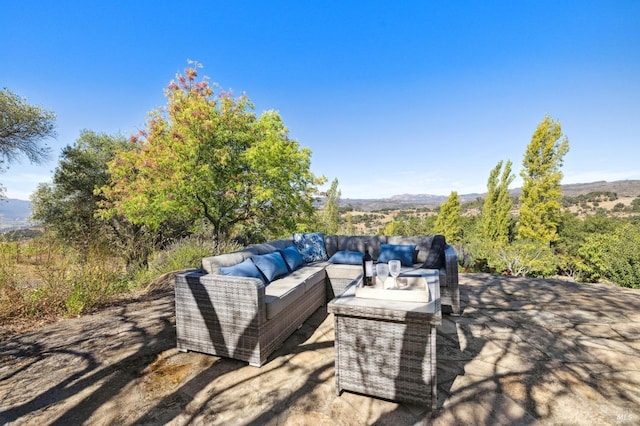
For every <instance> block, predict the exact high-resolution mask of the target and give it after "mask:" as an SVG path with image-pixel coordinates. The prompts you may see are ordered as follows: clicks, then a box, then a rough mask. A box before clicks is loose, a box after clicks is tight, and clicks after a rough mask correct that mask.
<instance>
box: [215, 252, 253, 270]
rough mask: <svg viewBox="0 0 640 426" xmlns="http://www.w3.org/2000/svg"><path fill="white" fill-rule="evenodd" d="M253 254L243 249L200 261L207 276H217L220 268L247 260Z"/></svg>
mask: <svg viewBox="0 0 640 426" xmlns="http://www.w3.org/2000/svg"><path fill="white" fill-rule="evenodd" d="M254 254H255V253H252V252H251V251H249V250H246V249H245V250H241V251H236V252H233V253H226V254H219V255H218V256H210V257H205V258H203V259H202V269H204V271H205V272H206V273H207V274H218V273H219V269H220V268H221V267H225V266H233V265H237V264H238V263H241V262H242V261H244V260H245V259H249V258H250V257H251V256H253V255H254Z"/></svg>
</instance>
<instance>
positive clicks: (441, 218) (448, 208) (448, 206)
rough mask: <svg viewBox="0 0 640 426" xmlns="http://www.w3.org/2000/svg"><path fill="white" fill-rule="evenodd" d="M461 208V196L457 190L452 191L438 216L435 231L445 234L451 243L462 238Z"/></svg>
mask: <svg viewBox="0 0 640 426" xmlns="http://www.w3.org/2000/svg"><path fill="white" fill-rule="evenodd" d="M460 210H461V205H460V197H459V196H458V193H457V192H456V191H452V192H451V194H450V195H449V198H447V201H445V202H444V203H442V205H441V206H440V213H439V214H438V216H437V217H436V221H435V224H434V227H435V231H436V232H437V233H438V234H442V235H444V236H445V238H446V240H447V241H448V242H450V243H455V242H458V241H460V240H461V239H462V217H461V216H460Z"/></svg>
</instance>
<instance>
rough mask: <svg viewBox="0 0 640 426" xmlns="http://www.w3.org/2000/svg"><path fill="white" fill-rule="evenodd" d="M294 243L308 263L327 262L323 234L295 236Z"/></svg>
mask: <svg viewBox="0 0 640 426" xmlns="http://www.w3.org/2000/svg"><path fill="white" fill-rule="evenodd" d="M293 243H294V244H295V245H296V247H297V248H298V250H299V251H300V254H301V255H302V259H303V260H304V261H305V262H306V263H311V262H318V261H320V260H327V250H326V249H325V247H324V235H323V234H322V232H314V233H312V234H293Z"/></svg>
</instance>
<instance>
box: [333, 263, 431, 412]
mask: <svg viewBox="0 0 640 426" xmlns="http://www.w3.org/2000/svg"><path fill="white" fill-rule="evenodd" d="M389 279H392V278H389ZM412 279H416V280H424V284H425V285H428V286H429V289H430V294H431V295H432V297H431V299H430V301H429V302H427V303H425V302H406V301H395V300H384V299H373V298H372V299H369V298H364V297H356V286H355V285H352V286H350V287H349V288H348V289H347V290H346V291H345V293H344V294H343V295H342V296H341V297H338V298H336V299H334V300H333V301H331V302H330V303H329V304H328V307H327V308H328V311H329V313H333V314H334V324H335V351H336V355H335V357H336V360H335V379H336V392H337V394H338V395H340V394H341V393H342V391H343V390H348V391H352V392H358V393H362V394H366V395H371V396H376V397H380V398H385V399H389V400H393V401H399V402H410V403H414V404H420V405H430V406H431V408H432V409H435V408H436V404H437V396H436V385H437V379H436V370H437V368H436V326H437V325H439V324H441V323H442V313H441V309H440V297H439V281H438V271H435V270H434V271H428V272H427V273H425V274H423V275H422V276H421V277H413V278H412ZM358 281H359V282H358V283H357V285H361V279H360V280H358ZM423 288H424V287H423ZM385 291H394V290H385ZM396 291H397V290H396ZM433 296H435V297H433Z"/></svg>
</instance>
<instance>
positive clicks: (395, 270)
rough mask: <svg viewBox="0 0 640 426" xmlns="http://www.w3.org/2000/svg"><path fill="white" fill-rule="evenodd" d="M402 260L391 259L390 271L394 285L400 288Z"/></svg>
mask: <svg viewBox="0 0 640 426" xmlns="http://www.w3.org/2000/svg"><path fill="white" fill-rule="evenodd" d="M400 266H401V265H400V261H399V260H390V261H389V273H390V274H391V276H392V277H393V287H392V288H398V281H397V278H398V275H400Z"/></svg>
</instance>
